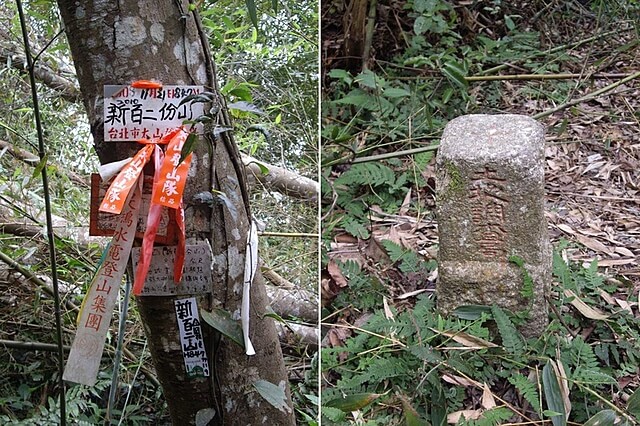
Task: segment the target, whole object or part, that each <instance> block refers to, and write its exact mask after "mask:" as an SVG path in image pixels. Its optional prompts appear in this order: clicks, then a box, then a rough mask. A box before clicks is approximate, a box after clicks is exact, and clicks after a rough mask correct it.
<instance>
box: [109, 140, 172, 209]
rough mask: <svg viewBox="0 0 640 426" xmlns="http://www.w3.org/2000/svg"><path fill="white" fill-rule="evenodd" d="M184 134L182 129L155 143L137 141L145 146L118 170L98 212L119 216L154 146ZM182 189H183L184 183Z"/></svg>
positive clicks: (151, 141) (166, 142)
mask: <svg viewBox="0 0 640 426" xmlns="http://www.w3.org/2000/svg"><path fill="white" fill-rule="evenodd" d="M181 133H184V131H183V130H182V129H176V130H174V131H172V132H169V133H168V134H166V135H165V136H163V137H162V138H160V139H159V140H157V141H153V140H150V139H139V140H138V141H137V142H138V143H140V144H143V145H145V146H144V147H143V148H141V149H140V150H139V151H138V153H137V154H136V155H135V156H134V157H133V158H132V159H131V161H130V162H129V163H127V165H126V166H124V167H123V168H122V170H120V173H118V176H116V178H115V179H114V180H113V182H112V183H111V185H110V186H109V189H107V193H106V194H105V196H104V199H103V200H102V203H101V204H100V209H99V210H100V211H102V212H107V213H115V214H120V213H121V212H122V208H123V207H124V203H125V202H126V201H127V197H128V196H129V193H130V192H131V188H132V187H133V184H134V183H135V182H136V180H137V179H138V176H140V173H142V169H143V168H144V166H145V164H147V163H148V162H149V160H150V159H151V153H152V152H153V150H154V145H166V144H168V143H169V141H170V140H171V139H172V138H173V137H174V136H175V135H177V134H181ZM182 187H183V188H184V182H183V185H182Z"/></svg>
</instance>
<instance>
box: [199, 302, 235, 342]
mask: <svg viewBox="0 0 640 426" xmlns="http://www.w3.org/2000/svg"><path fill="white" fill-rule="evenodd" d="M200 315H202V319H203V320H204V322H206V323H207V324H209V325H210V326H211V327H213V328H215V329H216V330H218V331H219V332H220V333H222V335H223V336H225V337H228V338H229V339H231V340H232V341H234V342H236V343H237V344H238V345H240V347H242V348H244V339H243V337H242V327H241V326H240V322H239V321H236V320H234V319H232V318H231V314H230V313H229V312H227V311H225V310H223V309H219V308H214V309H213V311H211V312H209V311H205V310H203V311H201V312H200Z"/></svg>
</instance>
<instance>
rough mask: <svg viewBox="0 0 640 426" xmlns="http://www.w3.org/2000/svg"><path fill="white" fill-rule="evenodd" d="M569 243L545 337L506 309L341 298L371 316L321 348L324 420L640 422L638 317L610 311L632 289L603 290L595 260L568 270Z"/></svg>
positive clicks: (558, 262)
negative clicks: (530, 333) (447, 309)
mask: <svg viewBox="0 0 640 426" xmlns="http://www.w3.org/2000/svg"><path fill="white" fill-rule="evenodd" d="M565 247H566V243H561V244H560V245H559V246H558V247H557V250H556V252H555V254H554V265H553V273H554V286H553V291H552V293H551V294H550V295H549V296H550V297H549V303H550V307H551V309H550V318H549V325H548V327H547V328H546V330H545V331H544V332H543V333H542V335H541V336H540V337H539V338H525V337H524V336H523V335H522V334H521V333H520V332H519V331H518V328H525V327H526V323H522V322H521V320H518V319H517V317H516V316H515V315H513V314H512V313H510V312H508V311H505V310H503V309H500V308H499V307H497V306H492V307H480V306H477V307H466V308H465V309H460V310H459V311H458V312H457V315H456V314H454V315H451V316H449V317H446V318H445V317H443V316H441V315H440V314H439V313H438V311H437V310H436V307H435V300H434V297H433V295H430V294H428V293H423V294H421V295H419V296H417V298H416V299H415V303H414V304H412V306H407V305H406V304H402V305H400V304H399V305H398V306H397V307H396V306H393V305H392V306H388V305H387V307H386V308H385V307H384V304H383V297H384V296H385V295H386V294H385V290H384V288H383V287H382V286H379V287H380V288H378V290H377V291H376V292H373V291H370V292H369V293H368V294H366V295H365V294H363V296H362V297H361V299H366V300H364V301H362V303H360V301H359V300H354V299H351V301H352V303H348V302H347V301H348V300H349V298H344V299H340V298H338V299H336V301H335V303H334V306H333V308H335V310H336V311H342V312H352V313H353V315H354V316H357V315H356V313H357V314H359V315H360V316H364V315H367V314H370V316H369V317H368V319H367V320H366V322H365V323H364V324H359V325H358V327H356V326H350V327H349V328H350V331H351V333H352V334H351V337H349V338H347V339H345V340H344V342H343V344H342V345H337V346H335V347H331V348H325V349H323V351H322V369H323V376H324V377H325V378H326V379H327V382H325V383H324V389H323V392H322V418H323V424H326V425H331V424H336V425H342V424H360V425H400V424H402V425H405V424H406V425H408V426H412V425H434V426H435V425H445V424H447V416H452V415H454V413H456V412H460V411H462V410H468V411H466V413H467V416H468V417H469V419H465V418H464V417H461V418H460V419H459V420H457V421H456V420H455V419H452V418H451V417H449V423H455V424H459V425H499V424H506V423H513V424H534V423H535V424H542V421H543V420H546V421H551V422H552V424H553V426H560V425H566V424H573V425H575V424H585V425H595V424H601V425H604V424H606V425H613V424H616V425H623V424H624V425H634V424H637V418H638V417H637V416H640V390H638V388H636V386H637V380H635V377H636V376H637V374H638V361H639V359H640V345H639V344H638V339H639V337H640V319H639V318H637V317H636V316H634V314H633V313H631V312H629V311H628V310H625V309H622V308H621V307H620V306H619V305H618V304H615V303H614V304H611V303H610V302H611V300H612V299H611V297H614V296H615V295H616V294H621V293H622V294H623V293H625V292H626V290H628V289H625V288H619V287H617V286H616V285H612V284H609V283H608V282H606V281H605V280H604V278H603V277H602V276H601V275H599V274H598V273H597V272H596V268H597V265H596V263H595V262H594V263H592V264H591V265H590V266H589V267H588V268H584V267H582V266H580V265H576V264H573V263H567V262H566V261H565V260H563V258H562V256H561V255H560V253H561V251H562V250H563V249H564V248H565ZM342 269H343V273H344V274H345V276H346V277H347V278H348V279H349V280H350V282H351V283H354V282H355V283H356V284H357V283H363V282H370V279H369V278H368V277H367V275H366V274H365V273H364V272H362V271H360V270H358V268H357V267H355V266H354V264H353V263H352V264H349V265H343V268H342ZM568 291H571V292H572V293H568ZM372 293H375V294H376V295H375V296H371V294H372ZM567 294H571V296H570V297H567ZM603 294H604V296H603ZM574 295H575V296H574ZM386 296H387V298H388V295H386ZM372 299H375V302H376V303H375V304H372ZM607 300H609V302H607ZM336 305H338V306H336ZM594 317H597V318H601V319H593V318H594ZM463 318H464V319H463ZM527 422H531V423H527Z"/></svg>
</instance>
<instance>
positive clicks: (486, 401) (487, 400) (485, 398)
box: [481, 383, 496, 410]
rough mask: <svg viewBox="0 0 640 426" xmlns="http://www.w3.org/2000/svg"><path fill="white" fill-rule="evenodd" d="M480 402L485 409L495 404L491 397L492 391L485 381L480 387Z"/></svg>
mask: <svg viewBox="0 0 640 426" xmlns="http://www.w3.org/2000/svg"><path fill="white" fill-rule="evenodd" d="M481 404H482V408H484V409H485V410H490V409H492V408H493V407H495V406H496V400H495V398H494V397H493V393H491V389H490V388H489V385H487V384H486V383H485V384H484V386H483V388H482V402H481Z"/></svg>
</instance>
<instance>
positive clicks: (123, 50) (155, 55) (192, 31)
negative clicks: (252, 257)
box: [58, 0, 295, 426]
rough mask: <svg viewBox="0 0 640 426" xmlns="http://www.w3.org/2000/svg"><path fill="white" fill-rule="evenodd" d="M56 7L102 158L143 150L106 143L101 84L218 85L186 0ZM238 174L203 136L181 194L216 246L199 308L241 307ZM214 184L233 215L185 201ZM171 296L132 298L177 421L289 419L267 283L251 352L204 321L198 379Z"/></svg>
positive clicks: (198, 229) (221, 149) (227, 146)
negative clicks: (268, 389)
mask: <svg viewBox="0 0 640 426" xmlns="http://www.w3.org/2000/svg"><path fill="white" fill-rule="evenodd" d="M58 5H59V7H60V10H61V15H62V17H63V20H64V23H65V27H66V31H67V37H68V39H69V44H70V46H71V51H72V55H73V58H74V63H75V66H76V71H77V75H78V80H79V82H80V90H81V92H82V95H83V101H84V105H85V107H86V109H87V114H88V117H89V123H90V124H91V130H92V133H93V137H94V141H95V146H96V151H97V153H98V156H99V158H100V162H101V163H103V164H104V163H108V162H112V161H117V160H121V159H123V158H127V157H128V156H130V155H131V154H132V153H134V152H135V151H136V150H137V149H138V148H139V145H138V146H136V144H135V143H122V142H117V143H114V142H107V143H105V142H104V141H103V128H104V123H103V119H102V117H103V85H105V84H130V83H131V82H132V81H135V80H139V79H147V80H156V81H161V82H162V83H163V84H199V85H205V86H206V87H207V88H208V89H209V90H211V91H215V92H216V93H217V82H216V76H215V69H214V64H213V62H212V61H211V56H210V53H209V52H208V42H207V40H206V38H205V36H204V33H203V31H202V29H201V26H200V23H199V19H198V17H197V13H196V12H190V11H189V3H187V2H185V1H181V0H176V1H168V0H165V1H153V0H142V1H139V2H111V1H98V0H95V1H79V2H78V1H72V0H59V1H58ZM218 102H219V105H222V106H223V107H222V108H220V116H219V117H218V120H219V124H220V125H227V126H228V125H229V118H228V115H227V111H226V107H224V100H223V99H222V98H221V97H220V98H219V99H218ZM211 138H213V137H211ZM208 145H209V146H208ZM210 149H211V151H212V152H211V153H210V152H209V150H210ZM243 173H244V170H243V166H242V164H241V162H240V155H239V153H238V150H237V148H236V146H235V143H234V142H233V140H232V138H231V136H230V135H229V132H224V133H222V134H221V135H220V136H218V137H216V139H215V140H212V139H209V140H202V139H201V140H200V143H199V144H198V146H197V148H196V150H195V151H194V157H193V160H192V164H191V170H190V171H189V179H188V180H187V187H186V189H185V194H184V201H185V204H186V205H187V208H186V210H185V216H186V218H185V219H186V220H185V222H186V226H187V241H188V243H195V242H197V241H203V240H208V241H209V243H210V245H211V247H212V250H213V258H214V261H213V274H212V275H213V283H212V288H211V293H210V294H209V295H207V296H198V297H197V299H198V305H199V308H200V309H211V308H214V307H216V308H222V309H224V310H226V311H228V312H231V313H234V312H239V310H240V304H241V298H242V294H241V291H242V281H243V276H242V274H243V270H244V252H245V245H246V235H247V231H248V225H249V218H250V213H249V206H248V203H247V199H248V198H247V188H246V184H245V180H246V179H245V177H244V174H243ZM211 188H214V189H216V190H218V191H221V192H223V193H224V194H226V196H227V198H228V199H229V200H231V202H232V203H233V204H234V205H235V207H236V210H237V214H236V215H231V214H229V213H228V210H223V206H220V205H215V206H214V207H213V208H212V209H203V208H192V207H189V203H190V200H192V197H193V195H194V194H197V193H200V192H203V191H209V190H210V189H211ZM182 297H184V296H182ZM174 299H175V298H174V297H138V298H137V304H138V308H139V311H140V315H141V318H142V321H143V325H144V328H145V332H146V334H147V338H148V340H149V346H150V349H151V354H152V356H153V360H154V364H155V366H156V370H157V372H158V378H159V379H160V382H161V384H162V387H163V390H164V394H165V396H166V399H167V402H168V405H169V410H170V413H171V418H172V421H173V423H174V424H176V425H183V424H194V423H195V415H196V413H197V412H198V411H199V410H201V409H204V408H214V409H215V411H216V414H215V417H214V419H213V420H212V423H210V424H214V425H243V426H244V425H255V424H269V425H293V424H295V418H294V414H293V407H292V405H291V398H290V392H289V387H288V382H287V374H286V371H285V368H284V361H283V357H282V351H281V348H280V345H279V342H278V336H277V332H276V329H275V325H274V324H273V321H272V320H271V319H270V318H268V317H264V316H263V315H262V314H263V313H264V312H265V307H266V305H267V303H268V301H267V296H266V293H265V290H264V287H263V286H262V285H260V284H257V285H253V286H252V290H251V301H252V304H251V333H252V334H251V340H252V342H253V344H254V346H255V348H256V352H257V354H256V355H255V356H252V357H248V356H246V355H245V353H244V349H243V348H241V347H240V346H238V345H236V344H235V343H233V342H231V341H229V340H228V339H226V338H224V337H221V336H220V335H219V334H218V333H217V332H215V331H214V330H212V329H210V328H208V327H205V329H204V330H203V334H204V337H205V343H206V346H207V348H208V351H207V355H208V357H209V360H210V362H211V364H212V365H211V366H210V367H211V371H212V372H213V374H212V377H209V378H203V379H187V378H186V374H185V371H184V363H183V359H182V351H181V345H180V340H179V334H178V325H177V321H176V317H175V312H174V303H173V302H174ZM260 379H262V380H266V381H269V382H271V383H274V384H276V385H280V386H282V387H284V388H285V390H286V396H287V400H288V402H287V403H288V405H289V410H280V409H276V408H275V407H273V406H272V405H270V404H269V403H268V402H267V401H266V400H265V399H263V398H262V397H261V396H260V395H259V394H258V393H257V392H256V390H255V388H254V386H253V384H254V383H255V382H256V381H257V380H260Z"/></svg>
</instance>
